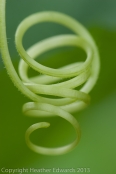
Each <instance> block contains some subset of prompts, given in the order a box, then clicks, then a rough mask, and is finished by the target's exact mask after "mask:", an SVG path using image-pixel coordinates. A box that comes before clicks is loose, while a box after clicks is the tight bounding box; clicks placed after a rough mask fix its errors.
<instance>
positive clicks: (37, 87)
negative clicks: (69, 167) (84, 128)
mask: <svg viewBox="0 0 116 174" xmlns="http://www.w3.org/2000/svg"><path fill="white" fill-rule="evenodd" d="M5 3H6V1H5V0H0V51H1V55H2V58H3V61H4V64H5V67H6V69H7V72H8V74H9V76H10V78H11V80H12V81H13V83H14V85H15V86H16V87H17V88H18V89H19V90H20V91H21V92H22V93H23V94H24V95H25V96H27V97H28V98H29V99H31V100H32V101H33V102H29V103H26V104H25V105H24V106H23V112H24V113H25V114H26V115H28V116H33V117H39V116H42V117H43V116H54V115H57V116H60V117H62V118H64V119H65V120H67V121H68V122H69V123H70V124H71V125H72V126H73V127H74V129H75V131H76V135H77V136H76V139H75V140H74V141H73V142H72V143H70V144H68V145H65V146H63V147H56V148H47V147H40V146H38V145H35V144H33V143H32V142H31V140H30V138H29V137H30V134H31V133H32V132H33V131H35V130H36V129H39V128H47V127H49V126H50V124H49V123H47V122H41V123H36V124H34V125H32V126H30V127H29V128H28V129H27V131H26V135H25V137H26V143H27V145H28V146H29V148H30V149H32V150H33V151H35V152H37V153H40V154H44V155H60V154H64V153H67V152H69V151H71V150H72V149H73V148H74V147H75V146H76V145H77V144H78V142H79V140H80V136H81V133H80V127H79V124H78V122H77V120H76V119H75V118H74V117H73V116H72V114H71V113H73V112H76V111H78V110H81V109H83V108H84V107H86V106H87V105H88V103H89V101H90V97H89V95H88V93H89V92H90V91H91V89H92V88H93V86H94V85H95V83H96V81H97V79H98V75H99V67H100V62H99V53H98V49H97V46H96V44H95V42H94V40H93V38H92V36H91V35H90V34H89V32H88V31H87V30H86V29H85V27H83V26H82V25H81V24H80V23H79V22H77V21H76V20H75V19H73V18H71V17H69V16H67V15H65V14H61V13H58V12H53V11H48V12H39V13H35V14H33V15H31V16H29V17H27V18H26V19H24V20H23V21H22V22H21V23H20V25H19V27H18V29H17V31H16V35H15V43H16V48H17V51H18V53H19V54H20V56H21V58H22V60H21V61H20V63H19V75H20V78H19V76H18V75H17V73H16V71H15V69H14V67H13V64H12V62H11V58H10V54H9V50H8V45H7V36H6V24H5ZM41 22H54V23H59V24H61V25H63V26H65V27H67V28H69V29H70V30H72V31H73V32H74V34H67V35H59V36H54V37H51V38H47V39H45V40H43V41H40V42H38V43H36V44H35V45H33V46H32V47H30V48H29V49H28V50H27V51H25V49H24V47H23V44H22V42H23V37H24V34H25V32H26V31H27V30H28V29H29V28H30V27H31V26H33V25H36V24H38V23H41ZM61 46H76V47H80V48H82V49H83V50H84V51H85V52H86V55H87V58H86V60H85V62H77V63H73V64H70V65H67V66H65V67H61V68H59V69H52V68H49V67H46V66H43V65H41V64H40V63H37V62H36V60H35V58H36V57H37V56H39V55H41V54H42V53H44V52H46V51H48V50H51V49H53V48H57V47H61ZM29 66H30V67H31V68H33V69H34V70H36V71H37V72H39V73H42V74H43V75H39V76H36V77H33V78H29V77H28V68H29ZM69 77H70V78H71V79H69V80H67V81H64V82H60V83H57V82H59V81H60V80H61V79H62V78H63V79H67V78H69ZM54 82H55V84H53V83H54ZM82 84H83V87H82V88H81V89H80V90H79V91H78V90H75V88H76V87H78V86H80V85H82ZM39 94H47V95H53V96H59V97H61V98H60V99H51V98H49V97H48V98H47V97H41V96H40V95H39Z"/></svg>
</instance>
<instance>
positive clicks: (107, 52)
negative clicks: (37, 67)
mask: <svg viewBox="0 0 116 174" xmlns="http://www.w3.org/2000/svg"><path fill="white" fill-rule="evenodd" d="M90 32H91V33H92V35H93V37H94V38H95V40H96V43H97V45H98V48H99V52H100V57H101V72H100V76H99V80H98V82H97V84H96V86H95V87H94V88H93V90H92V92H91V98H92V100H91V104H90V106H89V107H88V108H86V109H85V110H84V111H81V112H79V113H76V114H75V117H76V118H77V119H78V120H79V123H80V126H81V130H82V138H81V141H80V143H79V145H78V146H77V148H76V149H74V150H73V151H72V152H70V153H68V154H65V155H62V156H56V157H49V156H42V155H38V154H35V153H34V152H32V151H30V149H28V147H27V146H26V144H25V139H24V133H25V131H26V129H27V128H28V127H29V126H30V125H32V124H33V123H36V122H39V121H48V122H50V123H51V127H50V128H48V129H45V130H44V129H41V130H38V131H36V132H35V133H33V135H32V136H31V138H32V140H33V141H34V142H35V143H37V144H39V145H44V146H48V147H51V146H52V147H53V146H57V145H58V146H59V145H63V144H65V143H68V142H70V141H71V140H73V138H74V132H73V130H72V127H71V126H70V125H69V124H68V123H67V122H66V121H64V120H63V119H60V118H58V117H54V118H51V119H48V118H45V119H42V118H41V119H39V118H38V119H37V118H36V119H32V118H28V117H25V116H23V115H22V112H21V108H22V105H23V103H25V102H26V101H28V99H27V98H25V97H24V96H23V95H21V94H20V92H18V91H17V89H16V88H15V87H14V86H13V84H12V82H11V81H10V79H9V77H8V75H7V74H6V70H5V69H2V70H1V71H0V118H1V123H0V124H1V125H0V168H1V167H4V166H5V167H6V168H22V167H25V168H30V167H31V168H33V167H34V168H42V167H44V168H53V167H60V168H78V167H82V168H83V167H89V168H91V173H92V174H98V173H99V174H104V173H105V174H109V173H115V172H116V168H115V161H116V148H115V147H116V138H115V132H116V126H115V123H116V117H115V115H116V76H115V74H116V68H115V65H116V51H115V43H116V32H111V31H107V30H105V29H100V28H91V29H90ZM84 57H85V54H84V53H83V52H82V50H79V49H76V48H68V49H67V48H62V49H58V50H54V51H51V52H48V53H46V54H45V55H42V56H41V57H40V59H38V60H39V62H41V63H42V64H44V65H46V66H50V67H54V68H57V67H59V66H61V65H63V64H67V63H71V62H72V61H78V60H81V59H83V58H84ZM17 64H18V62H17V61H15V62H14V65H15V67H16V69H17ZM30 73H31V72H30ZM54 173H55V172H54Z"/></svg>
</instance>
